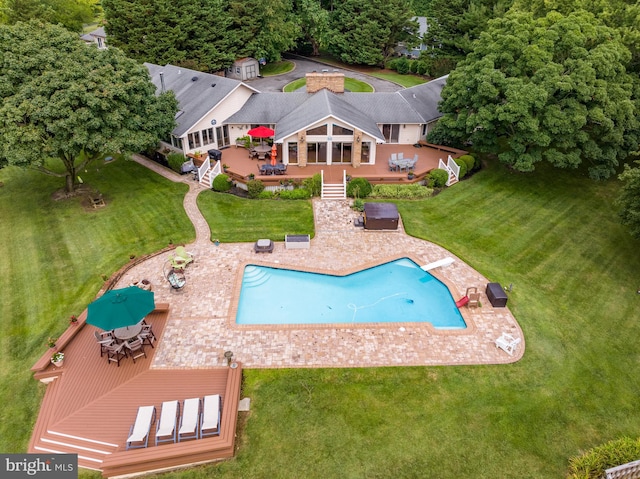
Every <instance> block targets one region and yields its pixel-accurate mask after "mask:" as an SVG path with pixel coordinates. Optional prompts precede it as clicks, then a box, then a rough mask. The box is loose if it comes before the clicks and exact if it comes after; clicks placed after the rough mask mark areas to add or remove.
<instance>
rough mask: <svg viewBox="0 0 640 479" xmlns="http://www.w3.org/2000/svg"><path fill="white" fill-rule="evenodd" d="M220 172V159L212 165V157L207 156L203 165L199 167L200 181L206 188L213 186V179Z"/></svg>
mask: <svg viewBox="0 0 640 479" xmlns="http://www.w3.org/2000/svg"><path fill="white" fill-rule="evenodd" d="M220 173H222V167H221V166H220V161H214V162H213V167H211V159H210V158H209V157H208V156H207V159H206V160H205V161H204V163H202V166H200V167H199V168H198V182H199V183H200V184H201V185H202V186H204V187H205V188H211V187H212V186H213V179H214V178H215V177H216V176H218V175H219V174H220Z"/></svg>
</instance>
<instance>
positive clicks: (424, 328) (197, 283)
mask: <svg viewBox="0 0 640 479" xmlns="http://www.w3.org/2000/svg"><path fill="white" fill-rule="evenodd" d="M136 161H138V162H140V163H142V164H144V165H145V166H147V167H149V168H152V169H153V170H155V171H157V172H158V173H160V174H162V175H164V176H166V177H168V178H170V179H172V180H174V181H183V182H185V183H187V184H189V186H190V191H189V193H188V194H187V195H186V197H185V201H184V205H185V209H186V211H187V214H188V215H189V217H190V218H191V220H192V221H193V223H194V225H195V227H196V234H197V239H196V241H195V242H194V243H192V244H189V245H186V248H187V250H188V251H190V252H192V253H194V254H195V257H196V259H195V262H194V263H192V264H191V265H189V266H188V268H187V269H186V271H185V275H186V278H187V285H186V286H185V287H184V288H183V289H182V290H179V291H178V290H174V289H172V288H171V287H170V285H169V283H168V282H167V280H166V279H165V278H164V276H163V268H165V270H166V266H165V264H166V263H167V259H168V257H169V254H170V253H168V252H166V253H162V254H159V255H157V256H155V257H152V258H150V259H149V260H148V261H145V262H143V263H142V264H139V265H137V266H134V267H133V268H131V269H130V270H128V271H127V272H126V273H125V274H124V275H123V276H122V277H121V278H120V280H119V282H118V284H116V287H124V286H126V285H128V284H130V283H132V282H134V281H138V280H141V279H143V278H145V279H148V280H150V281H151V283H152V285H153V291H154V292H155V294H156V302H167V303H170V305H171V308H170V316H169V318H168V322H167V325H166V328H165V332H164V335H163V339H162V341H160V344H159V346H158V350H157V351H156V354H155V357H154V362H153V365H152V368H207V367H211V366H221V365H223V364H225V362H224V358H223V353H224V351H233V353H234V355H235V358H236V359H237V360H239V361H242V363H243V366H244V367H245V368H289V367H371V366H409V365H456V364H457V365H462V364H498V363H509V362H515V361H517V360H519V359H520V358H521V357H522V355H523V353H524V349H525V347H524V337H523V334H522V330H521V329H520V326H519V325H518V323H517V322H516V320H515V318H514V317H513V315H512V314H511V312H510V311H509V309H508V308H495V309H494V308H492V306H491V304H490V303H489V301H488V299H487V298H486V296H485V295H484V290H485V286H486V284H487V283H488V282H490V280H489V279H487V278H485V277H483V276H482V275H481V274H479V273H478V272H477V271H475V270H473V269H472V268H471V267H469V266H468V265H467V264H465V263H464V262H462V261H461V260H459V259H458V258H455V256H453V255H452V254H451V253H450V252H448V251H447V250H445V249H443V248H441V247H439V246H437V245H434V244H432V243H429V242H428V241H424V240H421V239H417V238H413V237H410V236H408V235H406V234H405V233H404V230H403V229H402V225H401V226H400V229H399V230H398V231H366V230H363V229H362V228H356V227H354V225H353V220H354V218H356V216H357V215H358V214H357V213H356V212H354V211H352V210H351V209H350V208H349V201H335V200H332V201H329V200H319V199H316V200H313V209H314V216H315V228H316V233H315V237H314V238H313V239H312V240H311V247H310V249H296V250H291V249H289V250H286V249H285V246H284V243H283V242H276V244H275V249H274V251H273V253H272V254H256V253H255V252H254V250H253V243H234V244H230V243H223V244H220V246H215V245H214V244H213V243H212V242H211V238H210V232H209V227H208V225H207V223H206V221H205V220H204V218H203V217H202V215H201V214H200V212H199V211H198V209H197V207H196V201H195V199H196V197H197V194H198V193H199V192H200V191H202V189H203V188H202V187H201V186H200V185H198V184H196V183H195V182H193V181H190V180H189V179H187V178H185V177H180V176H179V175H177V174H175V173H173V172H171V171H169V170H167V169H165V168H163V167H162V166H160V165H158V164H156V163H153V162H151V161H148V160H146V159H144V158H142V157H136ZM285 233H286V232H285ZM405 256H407V257H410V258H412V259H414V260H415V261H416V262H418V263H419V264H428V263H431V262H433V261H437V260H439V259H442V258H444V257H446V256H451V257H454V258H455V262H454V263H453V264H452V265H450V266H447V267H444V268H438V269H437V270H434V271H432V274H434V276H436V277H438V278H439V279H441V280H442V281H444V282H445V283H446V284H447V285H448V286H449V287H450V289H451V290H452V295H453V296H454V299H458V298H459V297H461V296H462V295H463V294H464V292H465V291H466V289H467V287H471V286H475V287H477V288H478V291H480V292H482V296H481V303H482V307H481V308H475V309H468V308H462V312H463V316H464V317H465V321H466V322H467V325H468V327H467V329H466V330H436V329H434V328H433V327H431V325H430V324H415V323H388V324H376V325H345V326H332V325H324V326H323V325H315V326H306V325H305V326H299V325H285V326H262V327H256V326H251V327H245V326H238V325H235V309H236V305H235V304H234V303H235V301H234V297H236V296H237V288H238V285H239V281H240V275H241V274H242V269H243V266H244V265H245V264H247V263H249V262H250V263H253V264H256V263H257V264H264V265H278V266H280V267H282V266H285V267H291V268H294V269H305V270H307V269H309V268H311V267H314V266H316V265H321V269H323V270H327V271H333V272H347V271H352V270H356V269H361V268H363V267H368V266H371V265H374V264H379V263H382V262H385V261H388V260H390V259H395V258H399V257H405ZM502 332H508V333H510V334H512V335H514V336H518V337H520V338H522V340H523V341H522V343H521V346H520V347H519V349H518V350H517V352H516V354H514V355H513V356H509V355H507V354H506V353H505V352H504V351H502V350H500V349H497V348H496V347H495V339H496V338H497V337H498V336H500V334H501V333H502Z"/></svg>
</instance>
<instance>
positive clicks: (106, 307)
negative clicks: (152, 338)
mask: <svg viewBox="0 0 640 479" xmlns="http://www.w3.org/2000/svg"><path fill="white" fill-rule="evenodd" d="M155 307H156V305H155V301H154V294H153V291H145V290H144V289H140V288H138V287H137V286H129V287H128V288H122V289H112V290H111V291H107V292H106V293H104V294H103V295H102V296H100V297H99V298H98V299H96V300H95V301H94V302H93V303H91V304H90V305H89V307H88V308H87V309H88V311H87V323H89V324H92V325H94V326H97V327H98V328H100V329H103V330H105V331H108V330H111V329H117V328H124V327H126V326H132V325H134V324H137V323H139V322H140V321H141V320H142V319H143V318H144V317H145V316H146V315H147V314H149V313H150V312H151V311H153V310H154V309H155Z"/></svg>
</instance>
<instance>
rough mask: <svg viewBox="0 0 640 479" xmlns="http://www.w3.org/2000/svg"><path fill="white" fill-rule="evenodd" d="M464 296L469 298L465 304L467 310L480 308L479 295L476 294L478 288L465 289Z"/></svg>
mask: <svg viewBox="0 0 640 479" xmlns="http://www.w3.org/2000/svg"><path fill="white" fill-rule="evenodd" d="M465 296H467V297H468V298H469V302H468V303H467V307H469V308H477V307H478V306H480V293H478V288H476V287H475V286H472V287H471V288H467V292H466V293H465Z"/></svg>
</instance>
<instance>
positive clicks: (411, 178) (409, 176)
mask: <svg viewBox="0 0 640 479" xmlns="http://www.w3.org/2000/svg"><path fill="white" fill-rule="evenodd" d="M414 176H415V174H414V173H413V170H409V172H408V173H407V178H409V179H410V180H413V178H414Z"/></svg>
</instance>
